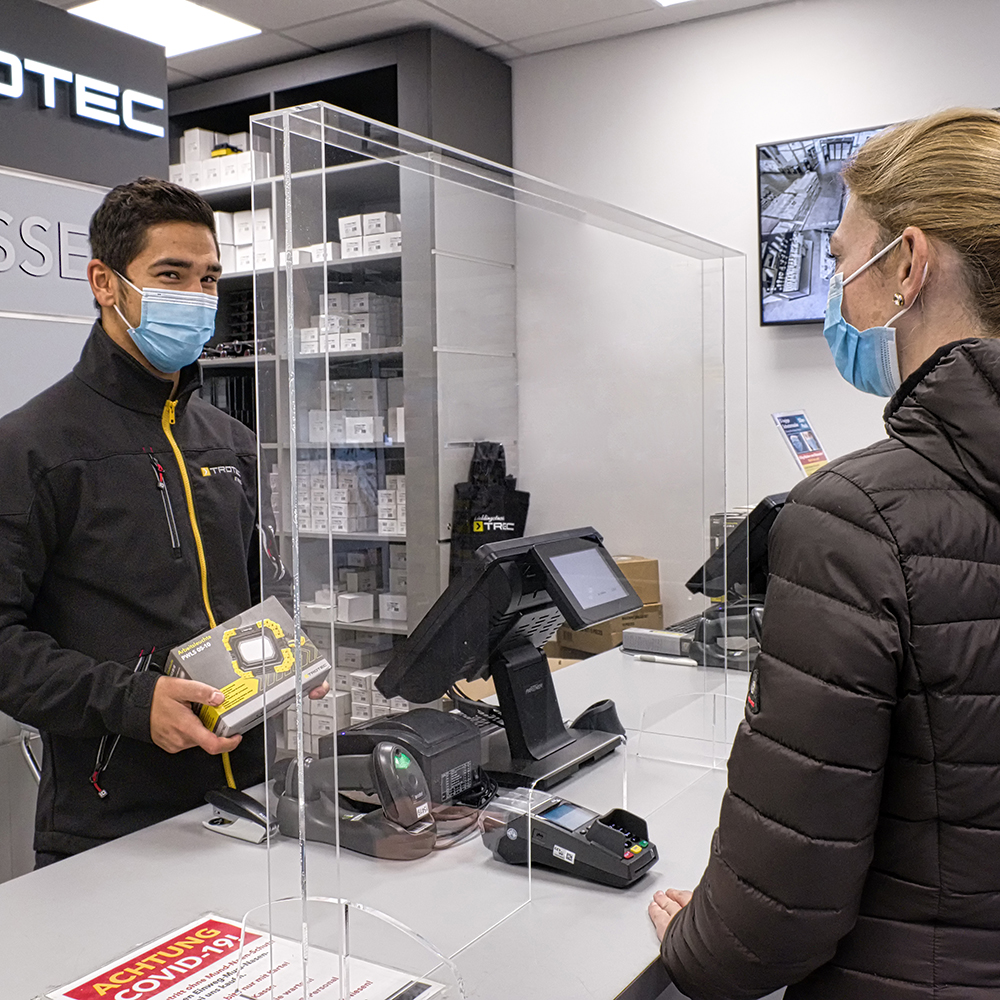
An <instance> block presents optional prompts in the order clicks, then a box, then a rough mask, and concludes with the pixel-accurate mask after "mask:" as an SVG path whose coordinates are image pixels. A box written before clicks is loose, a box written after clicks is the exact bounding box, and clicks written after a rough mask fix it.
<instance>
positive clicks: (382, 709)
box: [372, 705, 392, 719]
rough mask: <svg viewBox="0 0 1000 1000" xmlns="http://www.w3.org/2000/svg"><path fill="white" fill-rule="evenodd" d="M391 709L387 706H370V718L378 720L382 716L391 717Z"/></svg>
mask: <svg viewBox="0 0 1000 1000" xmlns="http://www.w3.org/2000/svg"><path fill="white" fill-rule="evenodd" d="M391 714H392V709H391V708H389V706H388V705H372V718H373V719H378V718H380V717H381V716H383V715H391Z"/></svg>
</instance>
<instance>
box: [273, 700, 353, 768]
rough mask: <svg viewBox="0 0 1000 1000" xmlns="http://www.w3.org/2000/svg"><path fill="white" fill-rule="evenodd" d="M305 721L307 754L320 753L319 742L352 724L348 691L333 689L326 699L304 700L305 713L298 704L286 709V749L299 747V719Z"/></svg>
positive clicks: (304, 733)
mask: <svg viewBox="0 0 1000 1000" xmlns="http://www.w3.org/2000/svg"><path fill="white" fill-rule="evenodd" d="M300 721H301V723H302V745H303V749H304V751H305V752H306V753H307V754H312V755H314V756H315V755H317V754H319V741H320V738H321V737H323V736H329V735H331V734H333V733H335V732H337V730H339V729H346V728H347V726H349V725H350V724H351V695H350V693H349V692H347V691H336V690H333V691H330V693H329V694H328V695H327V696H326V697H325V698H317V699H316V700H315V701H314V700H313V699H311V698H303V699H302V712H301V713H300V712H299V710H298V708H297V707H296V706H295V705H291V706H289V707H288V708H286V709H285V726H284V729H285V749H286V750H291V751H293V752H294V751H295V750H296V748H297V740H298V730H299V722H300Z"/></svg>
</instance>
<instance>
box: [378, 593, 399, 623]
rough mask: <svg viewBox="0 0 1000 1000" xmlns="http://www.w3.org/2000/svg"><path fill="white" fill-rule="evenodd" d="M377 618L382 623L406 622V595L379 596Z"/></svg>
mask: <svg viewBox="0 0 1000 1000" xmlns="http://www.w3.org/2000/svg"><path fill="white" fill-rule="evenodd" d="M378 616H379V618H381V619H382V620H383V621H390V622H405V621H406V594H379V595H378Z"/></svg>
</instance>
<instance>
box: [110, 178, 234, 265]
mask: <svg viewBox="0 0 1000 1000" xmlns="http://www.w3.org/2000/svg"><path fill="white" fill-rule="evenodd" d="M161 222H193V223H195V224H196V225H200V226H207V227H208V230H209V232H211V234H212V237H213V239H215V216H214V215H213V214H212V208H211V206H210V205H209V204H208V202H207V201H205V199H204V198H202V197H201V196H200V195H197V194H195V193H194V192H193V191H189V190H188V189H187V188H183V187H181V186H180V185H179V184H171V183H170V182H169V181H161V180H159V179H158V178H156V177H140V178H139V179H138V180H137V181H131V182H130V183H128V184H119V185H118V187H116V188H113V189H112V190H111V191H109V192H108V193H107V195H105V198H104V201H102V202H101V207H100V208H98V210H97V211H96V212H95V213H94V216H93V218H92V219H91V220H90V252H91V253H92V254H93V255H94V257H95V258H96V259H97V260H99V261H102V262H103V263H105V264H107V265H108V267H110V268H112V269H113V270H115V271H117V272H118V273H119V274H122V275H123V274H125V269H126V268H127V267H128V266H129V264H131V263H132V261H134V260H135V259H136V257H138V256H139V254H140V253H142V250H143V247H144V246H145V245H146V231H147V230H148V229H149V227H150V226H155V225H158V224H159V223H161ZM215 242H216V247H218V242H219V241H218V239H216V241H215Z"/></svg>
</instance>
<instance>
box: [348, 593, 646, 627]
mask: <svg viewBox="0 0 1000 1000" xmlns="http://www.w3.org/2000/svg"><path fill="white" fill-rule="evenodd" d="M374 617H375V597H374V595H372V594H341V595H340V596H339V597H338V598H337V621H338V622H362V621H369V620H371V619H372V618H374ZM661 618H662V615H661Z"/></svg>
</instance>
